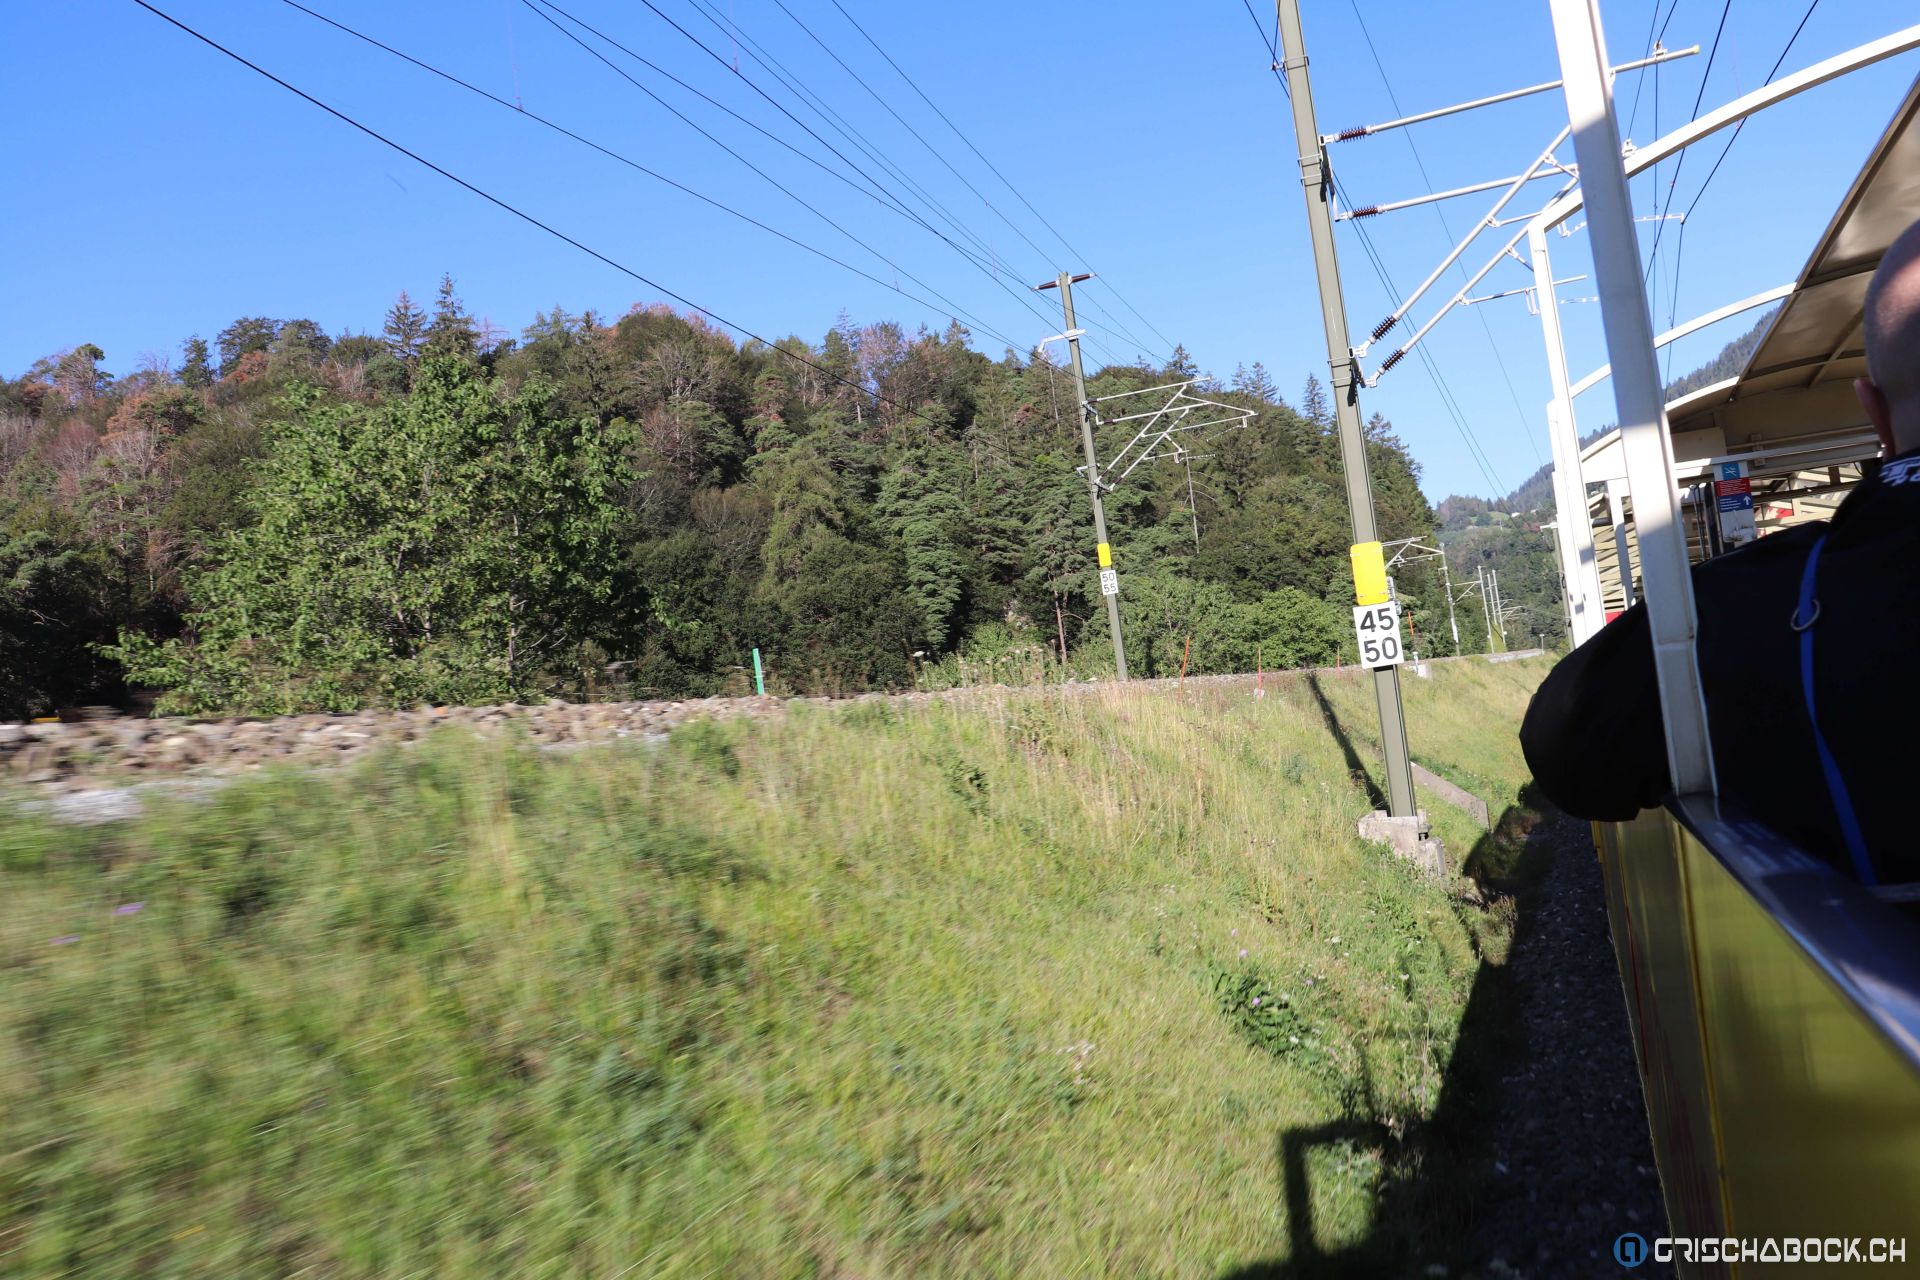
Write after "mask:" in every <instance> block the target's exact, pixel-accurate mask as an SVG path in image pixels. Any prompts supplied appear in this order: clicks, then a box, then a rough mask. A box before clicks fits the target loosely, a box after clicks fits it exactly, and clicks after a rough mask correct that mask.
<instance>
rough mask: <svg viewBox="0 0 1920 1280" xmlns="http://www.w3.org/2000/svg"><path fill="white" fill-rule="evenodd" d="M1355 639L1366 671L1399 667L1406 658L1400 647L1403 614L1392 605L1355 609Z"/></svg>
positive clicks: (1373, 605)
mask: <svg viewBox="0 0 1920 1280" xmlns="http://www.w3.org/2000/svg"><path fill="white" fill-rule="evenodd" d="M1353 637H1354V639H1355V640H1356V641H1358V642H1359V647H1360V665H1361V666H1363V667H1395V666H1399V665H1400V663H1401V662H1402V661H1403V660H1404V659H1405V657H1406V654H1405V653H1404V651H1403V650H1402V648H1401V645H1400V610H1399V609H1398V607H1396V606H1395V605H1394V604H1393V603H1392V602H1388V603H1386V604H1363V605H1360V606H1358V607H1357V608H1355V609H1354V611H1353Z"/></svg>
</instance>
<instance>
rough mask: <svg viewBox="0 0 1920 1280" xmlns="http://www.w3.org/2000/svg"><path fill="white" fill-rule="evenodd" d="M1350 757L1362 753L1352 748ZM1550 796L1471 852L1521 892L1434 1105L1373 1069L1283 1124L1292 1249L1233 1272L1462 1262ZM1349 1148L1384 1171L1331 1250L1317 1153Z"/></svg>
mask: <svg viewBox="0 0 1920 1280" xmlns="http://www.w3.org/2000/svg"><path fill="white" fill-rule="evenodd" d="M1314 694H1315V697H1316V698H1318V699H1319V700H1320V705H1321V709H1322V712H1323V714H1325V715H1326V716H1327V718H1328V722H1329V725H1330V726H1331V725H1336V724H1337V721H1336V720H1335V719H1334V716H1333V713H1332V708H1331V707H1330V706H1329V705H1328V704H1327V702H1326V701H1325V699H1324V697H1321V695H1320V691H1319V689H1318V687H1317V685H1316V686H1315V687H1314ZM1335 733H1336V736H1337V737H1339V738H1340V741H1341V743H1342V745H1343V746H1347V740H1346V738H1345V737H1344V736H1343V735H1341V734H1339V732H1338V730H1337V729H1336V730H1335ZM1348 757H1349V759H1350V760H1352V759H1354V756H1353V753H1352V750H1351V747H1348ZM1543 803H1544V801H1543V800H1542V799H1541V798H1540V797H1539V796H1538V795H1537V794H1536V793H1535V792H1534V791H1533V788H1532V786H1531V784H1529V786H1528V788H1527V789H1526V790H1525V791H1523V792H1522V793H1521V796H1520V802H1519V803H1518V804H1516V805H1514V806H1512V807H1510V808H1509V809H1508V810H1507V811H1506V812H1505V813H1504V814H1502V815H1501V818H1500V821H1499V822H1498V823H1496V824H1495V825H1494V829H1493V830H1492V831H1490V832H1488V833H1487V834H1486V835H1484V836H1482V837H1481V838H1480V840H1479V841H1478V842H1477V843H1476V844H1475V846H1474V848H1473V850H1472V852H1471V853H1470V854H1469V855H1468V857H1467V860H1466V863H1465V866H1464V871H1465V874H1466V875H1467V876H1468V877H1469V878H1470V879H1472V880H1473V881H1474V883H1475V884H1476V885H1477V886H1478V888H1479V890H1480V892H1481V894H1482V895H1483V896H1484V897H1487V898H1491V897H1493V896H1495V895H1513V897H1514V900H1515V908H1516V916H1515V920H1514V926H1513V928H1514V933H1513V943H1512V949H1511V951H1510V953H1509V957H1508V961H1507V963H1506V964H1502V965H1494V964H1489V963H1487V962H1486V961H1484V960H1483V961H1482V962H1481V965H1480V969H1479V971H1478V973H1477V974H1476V975H1475V977H1474V982H1473V988H1472V990H1471V992H1470V993H1469V995H1468V999H1467V1005H1466V1010H1465V1013H1464V1015H1463V1016H1462V1018H1461V1022H1460V1034H1459V1038H1458V1039H1457V1041H1456V1042H1455V1046H1454V1052H1453V1054H1452V1057H1451V1058H1450V1059H1449V1061H1448V1063H1447V1069H1446V1075H1445V1078H1444V1079H1443V1081H1442V1084H1441V1091H1440V1096H1439V1099H1438V1101H1437V1103H1436V1104H1435V1106H1434V1107H1433V1109H1432V1111H1431V1113H1430V1114H1428V1115H1425V1116H1404V1115H1386V1114H1381V1113H1380V1111H1379V1109H1378V1107H1377V1106H1376V1105H1375V1103H1374V1100H1373V1096H1372V1094H1373V1091H1372V1089H1371V1088H1369V1087H1367V1082H1366V1081H1364V1080H1362V1081H1360V1082H1359V1084H1360V1088H1359V1089H1357V1090H1355V1091H1352V1092H1350V1095H1349V1102H1348V1108H1349V1114H1348V1115H1346V1116H1344V1117H1342V1118H1341V1119H1338V1120H1335V1121H1333V1122H1331V1123H1329V1124H1323V1125H1318V1126H1314V1127H1311V1128H1301V1129H1289V1130H1284V1131H1282V1132H1281V1133H1280V1134H1279V1135H1278V1137H1277V1139H1276V1151H1275V1161H1276V1163H1277V1165H1278V1173H1279V1182H1280V1187H1279V1192H1280V1201H1281V1208H1282V1211H1283V1213H1284V1215H1285V1221H1286V1234H1287V1248H1286V1250H1285V1252H1284V1254H1282V1255H1280V1256H1278V1257H1276V1258H1274V1259H1271V1260H1267V1261H1261V1262H1255V1263H1252V1264H1250V1265H1247V1266H1243V1267H1239V1268H1236V1269H1234V1270H1233V1271H1230V1272H1227V1273H1225V1275H1224V1276H1223V1277H1222V1280H1282V1278H1284V1280H1305V1278H1308V1277H1324V1276H1379V1275H1402V1274H1416V1275H1417V1274H1421V1270H1420V1268H1421V1266H1424V1265H1426V1264H1431V1263H1444V1264H1449V1265H1450V1266H1451V1265H1457V1264H1458V1262H1459V1261H1460V1260H1461V1258H1462V1256H1463V1255H1464V1253H1465V1250H1466V1249H1467V1246H1468V1228H1469V1226H1470V1224H1471V1223H1472V1222H1473V1219H1474V1211H1475V1201H1476V1197H1477V1195H1478V1191H1479V1188H1480V1187H1482V1186H1484V1185H1485V1184H1486V1182H1487V1181H1488V1174H1489V1171H1490V1168H1491V1164H1492V1160H1493V1154H1492V1150H1491V1145H1490V1139H1489V1137H1488V1133H1489V1130H1491V1129H1492V1128H1493V1122H1494V1120H1495V1118H1496V1116H1497V1113H1498V1110H1499V1108H1500V1106H1501V1098H1500V1090H1499V1085H1500V1077H1501V1069H1502V1067H1503V1066H1504V1065H1505V1064H1507V1063H1510V1062H1512V1061H1514V1060H1515V1058H1516V1057H1517V1055H1519V1054H1520V1053H1522V1052H1524V1050H1525V1045H1524V1044H1523V1043H1522V1042H1521V1041H1522V1039H1523V1035H1522V1030H1521V1027H1520V1020H1519V1000H1518V996H1519V992H1518V990H1517V983H1516V981H1515V979H1514V978H1513V976H1512V975H1513V960H1514V959H1515V958H1517V957H1518V956H1520V955H1521V954H1522V953H1523V952H1524V951H1525V950H1526V949H1529V948H1532V947H1535V946H1540V945H1543V943H1542V940H1541V939H1540V938H1539V937H1538V936H1537V933H1538V930H1537V928H1536V922H1535V917H1536V914H1537V913H1536V911H1535V910H1534V909H1533V906H1534V895H1533V893H1532V890H1533V889H1534V887H1536V886H1537V885H1538V884H1539V883H1540V881H1541V879H1542V878H1543V877H1544V875H1545V873H1546V869H1547V867H1548V865H1549V864H1550V862H1551V860H1552V858H1553V850H1552V847H1551V845H1550V843H1549V837H1548V835H1547V832H1546V830H1545V829H1544V828H1541V827H1539V826H1538V817H1537V809H1536V806H1537V805H1539V804H1543ZM1568 1137H1569V1138H1570V1139H1571V1138H1573V1137H1574V1135H1568ZM1343 1148H1344V1149H1355V1148H1357V1149H1360V1150H1365V1151H1370V1152H1373V1153H1375V1154H1376V1155H1377V1156H1378V1157H1379V1161H1380V1168H1381V1171H1382V1173H1381V1179H1380V1183H1379V1186H1378V1189H1377V1192H1376V1196H1375V1203H1374V1213H1373V1226H1372V1228H1371V1230H1370V1231H1369V1233H1368V1235H1367V1236H1366V1237H1365V1238H1364V1239H1363V1240H1361V1241H1359V1242H1358V1243H1355V1244H1349V1245H1345V1246H1342V1247H1340V1248H1338V1249H1333V1250H1329V1249H1327V1248H1326V1247H1324V1246H1323V1245H1322V1244H1321V1242H1320V1239H1319V1235H1318V1233H1317V1232H1316V1230H1315V1225H1314V1214H1313V1203H1314V1196H1313V1184H1312V1179H1311V1165H1312V1157H1313V1155H1314V1153H1315V1152H1316V1151H1326V1152H1332V1151H1337V1150H1340V1149H1343ZM1453 1274H1458V1272H1457V1271H1456V1272H1454V1273H1453Z"/></svg>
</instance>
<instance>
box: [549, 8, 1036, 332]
mask: <svg viewBox="0 0 1920 1280" xmlns="http://www.w3.org/2000/svg"><path fill="white" fill-rule="evenodd" d="M522 3H524V4H525V5H526V6H527V7H528V8H530V9H534V12H536V13H538V12H539V11H540V10H539V9H538V8H535V6H534V0H522ZM640 3H641V4H643V5H645V6H646V7H647V8H648V9H649V10H651V11H652V12H653V13H654V14H655V15H656V16H657V17H659V18H660V20H661V21H662V22H665V23H666V24H667V25H668V26H670V27H672V28H673V29H674V30H675V31H677V32H679V33H680V35H681V36H683V37H685V38H686V40H687V41H688V42H689V43H691V44H693V45H694V46H695V47H697V48H698V49H699V50H700V51H701V52H703V53H705V54H706V55H707V56H708V57H709V58H711V59H713V60H714V61H715V62H717V63H718V64H720V66H721V67H722V68H723V69H724V70H726V71H727V72H728V73H729V74H731V75H733V76H734V77H735V78H736V79H738V80H739V81H740V82H741V83H743V84H745V85H746V86H747V87H748V88H749V89H752V90H753V91H754V92H755V93H756V94H758V95H759V96H760V97H761V98H763V99H765V100H766V101H767V103H768V104H770V105H771V106H772V107H773V108H774V110H776V111H778V112H779V113H780V114H781V115H783V116H785V117H786V118H787V119H788V120H790V121H792V122H793V123H794V124H795V125H797V126H798V127H799V128H800V129H801V131H802V132H804V133H805V134H806V135H807V136H808V137H810V138H812V139H813V140H814V141H815V142H818V143H819V144H820V145H821V146H823V147H825V148H826V149H827V150H828V151H830V152H832V153H833V154H834V156H836V157H837V158H838V159H839V160H840V162H841V163H842V164H844V165H846V166H847V167H848V168H849V169H851V170H852V171H853V172H855V173H857V174H859V175H860V176H861V177H862V178H863V179H865V180H866V181H867V182H868V183H869V184H870V185H872V187H873V188H874V190H876V191H879V192H882V193H884V194H886V195H887V196H888V197H889V198H891V199H893V200H895V201H896V202H898V203H900V205H901V207H902V208H904V207H905V203H904V201H900V200H899V197H898V196H895V195H893V193H892V192H889V191H887V189H886V187H885V186H884V185H882V184H881V183H880V182H879V181H877V180H876V179H875V178H874V177H873V175H871V174H869V173H868V172H867V171H866V170H865V169H862V168H861V167H860V166H859V165H857V164H855V163H854V162H853V161H852V160H850V159H849V158H848V157H847V155H846V153H845V152H843V151H841V150H840V149H839V148H838V147H836V146H834V145H833V144H832V143H831V142H828V141H827V140H826V139H825V138H823V137H821V136H820V134H819V133H818V132H816V131H815V130H814V129H813V127H812V126H810V125H809V124H807V122H806V121H804V120H802V119H801V118H800V117H799V116H796V115H795V114H794V113H793V112H791V111H789V110H788V109H787V107H786V105H785V104H784V103H782V102H781V101H780V100H779V99H777V98H775V97H774V96H773V95H772V94H770V93H768V92H767V91H766V90H765V89H763V88H761V87H760V86H759V85H758V84H756V83H755V82H754V81H753V80H752V79H751V78H749V77H748V76H747V75H745V74H744V73H742V72H741V71H740V69H739V68H737V67H735V66H734V65H733V64H732V63H730V62H728V61H727V59H726V58H725V57H724V56H722V55H721V54H720V53H719V52H718V51H717V50H715V49H713V48H711V47H709V46H708V45H707V44H706V42H705V41H703V40H701V39H700V37H698V36H696V35H694V34H693V33H692V32H691V31H688V30H687V29H686V28H685V27H683V26H681V25H680V24H679V23H678V22H675V21H674V20H673V19H672V18H671V17H669V16H668V15H667V14H666V13H665V12H664V11H663V10H661V8H660V7H659V6H658V5H656V4H654V3H653V0H640ZM539 4H540V5H542V6H544V7H545V8H548V9H551V10H553V11H554V12H555V13H558V14H560V15H561V16H562V17H564V18H566V19H567V20H568V21H569V22H571V23H573V24H574V25H576V26H578V27H580V28H582V29H584V30H587V31H592V32H593V34H595V35H596V36H599V37H600V38H601V39H602V40H605V41H607V43H608V44H611V45H613V46H614V47H615V48H617V49H620V50H621V51H622V52H624V53H628V54H632V51H631V50H629V49H627V48H626V46H624V45H621V44H619V43H618V42H617V41H614V40H613V39H611V38H610V37H608V36H606V35H604V34H603V33H601V32H599V31H597V30H595V29H594V28H593V27H591V26H589V25H588V24H587V23H585V22H583V21H581V20H580V19H579V18H577V17H575V16H574V15H572V14H571V13H568V12H567V11H566V10H565V9H563V8H561V7H560V6H559V5H557V4H555V3H554V2H553V0H539ZM543 16H544V15H543ZM556 25H557V24H556ZM634 56H637V55H634ZM912 216H913V219H914V221H916V222H918V223H920V225H921V226H923V227H925V228H926V229H927V230H928V231H930V232H932V233H933V234H934V235H936V236H938V237H939V238H940V239H941V240H942V241H944V242H945V243H946V244H947V245H948V246H949V247H950V248H952V249H953V250H954V252H956V253H958V254H960V255H961V256H962V257H963V258H966V259H967V260H968V261H969V262H971V263H973V264H974V266H975V268H976V269H978V270H979V271H981V272H982V273H984V274H985V275H986V276H987V278H988V279H990V280H992V281H993V282H994V283H995V284H996V285H998V286H999V287H1000V288H1001V289H1003V290H1005V291H1006V293H1007V294H1008V295H1009V296H1010V297H1012V298H1013V299H1014V300H1015V301H1017V302H1019V303H1020V304H1021V305H1022V306H1025V307H1026V308H1027V309H1028V310H1030V311H1032V312H1033V314H1034V315H1035V316H1036V317H1037V318H1038V319H1039V320H1040V321H1041V323H1043V324H1050V323H1051V320H1050V318H1049V317H1048V316H1047V315H1046V314H1045V313H1044V312H1042V311H1041V310H1040V309H1039V308H1038V307H1035V306H1034V305H1033V303H1032V301H1031V300H1030V299H1029V298H1027V297H1026V296H1025V295H1024V294H1023V293H1021V292H1020V291H1018V290H1016V289H1014V288H1013V287H1012V286H1011V285H1009V284H1008V283H1007V282H1006V281H1005V280H1004V279H1002V278H1001V277H1000V275H999V273H998V272H996V271H994V270H993V268H992V266H991V265H989V264H987V263H983V262H981V261H980V260H979V259H978V258H976V257H975V256H974V255H973V254H972V253H970V252H968V251H967V250H965V249H963V248H962V247H961V246H960V245H958V244H956V243H955V242H954V241H953V240H952V239H951V238H950V237H949V236H947V235H946V234H945V233H944V232H942V231H941V230H940V229H939V228H937V227H935V226H934V225H933V224H932V223H930V222H928V221H927V220H926V219H925V218H922V217H920V216H919V215H918V214H914V215H912ZM949 222H950V223H953V220H952V219H951V218H949ZM953 225H955V227H956V229H957V227H958V224H957V223H953ZM962 234H965V233H964V232H962Z"/></svg>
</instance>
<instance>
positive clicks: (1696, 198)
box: [1667, 0, 1820, 328]
mask: <svg viewBox="0 0 1920 1280" xmlns="http://www.w3.org/2000/svg"><path fill="white" fill-rule="evenodd" d="M1819 7H1820V0H1811V3H1809V4H1808V5H1807V8H1806V12H1805V13H1802V14H1801V15H1800V25H1798V26H1796V27H1795V28H1794V29H1793V34H1792V35H1791V36H1789V37H1787V43H1786V47H1785V48H1783V49H1781V50H1780V56H1779V57H1778V58H1775V59H1774V60H1773V69H1772V70H1771V71H1768V72H1767V78H1766V79H1765V80H1764V81H1762V82H1761V83H1762V84H1772V83H1773V78H1774V77H1775V76H1777V75H1779V74H1780V68H1781V66H1782V65H1783V64H1785V62H1786V60H1787V55H1788V54H1790V53H1792V52H1793V46H1794V45H1795V44H1797V43H1798V42H1799V40H1800V33H1801V32H1802V31H1805V30H1806V29H1807V19H1809V18H1811V17H1813V11H1814V10H1815V9H1817V8H1819ZM1750 118H1751V117H1746V116H1743V117H1741V119H1740V120H1739V122H1738V123H1737V124H1735V125H1734V127H1733V133H1732V134H1731V135H1730V136H1729V137H1728V138H1727V141H1726V144H1725V145H1724V146H1722V147H1721V148H1720V154H1719V155H1718V156H1715V157H1714V161H1713V168H1711V169H1709V170H1707V176H1706V180H1705V181H1703V182H1702V183H1701V184H1700V189H1699V190H1697V191H1695V192H1694V193H1693V199H1692V200H1691V201H1689V202H1688V204H1687V211H1686V212H1685V213H1683V214H1681V215H1680V243H1681V244H1682V245H1685V244H1686V233H1687V220H1688V219H1689V218H1691V217H1693V211H1694V210H1695V209H1696V208H1698V207H1699V204H1700V197H1702V196H1704V195H1706V194H1707V188H1708V187H1710V186H1712V185H1713V178H1714V175H1715V174H1717V173H1719V172H1720V162H1721V161H1723V160H1725V159H1726V158H1727V152H1729V151H1731V150H1733V144H1734V143H1736V142H1738V141H1739V140H1740V131H1741V130H1742V129H1745V128H1746V127H1747V120H1748V119H1750ZM1679 305H1680V255H1679V254H1678V253H1677V252H1676V253H1675V254H1674V263H1673V304H1672V306H1671V307H1670V308H1669V309H1668V312H1667V326H1668V327H1669V328H1671V327H1672V326H1673V316H1674V312H1675V311H1677V310H1678V309H1679Z"/></svg>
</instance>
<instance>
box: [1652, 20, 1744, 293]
mask: <svg viewBox="0 0 1920 1280" xmlns="http://www.w3.org/2000/svg"><path fill="white" fill-rule="evenodd" d="M1732 8H1733V0H1723V3H1722V4H1721V6H1720V25H1719V26H1717V27H1715V28H1714V29H1713V47H1712V48H1711V49H1708V50H1707V69H1706V71H1704V72H1703V73H1701V76H1700V91H1699V92H1698V93H1696V94H1694V95H1693V113H1692V115H1690V116H1689V117H1688V118H1689V119H1691V120H1698V119H1699V118H1700V104H1701V103H1702V102H1704V101H1705V100H1706V96H1707V81H1708V80H1710V79H1712V78H1713V60H1714V58H1715V56H1717V55H1718V54H1719V52H1720V36H1721V34H1722V33H1723V32H1725V31H1726V29H1727V13H1728V11H1729V10H1731V9H1732ZM1686 164H1687V153H1686V152H1685V151H1684V150H1683V151H1681V153H1680V154H1679V155H1677V156H1675V157H1674V159H1673V177H1671V178H1669V179H1668V180H1667V198H1666V200H1665V201H1664V202H1663V203H1662V204H1661V206H1660V221H1659V222H1657V223H1655V224H1654V228H1653V253H1656V254H1657V253H1659V252H1660V237H1661V236H1662V235H1663V234H1665V232H1666V229H1667V212H1668V210H1670V209H1672V208H1673V189H1674V188H1675V187H1676V186H1678V185H1679V183H1680V170H1682V169H1683V168H1685V167H1686ZM1649 259H1651V255H1649ZM1646 274H1647V275H1648V276H1649V277H1650V276H1651V275H1652V274H1653V263H1652V261H1651V260H1649V261H1648V263H1647V271H1646ZM1642 283H1645V282H1644V281H1642Z"/></svg>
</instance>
